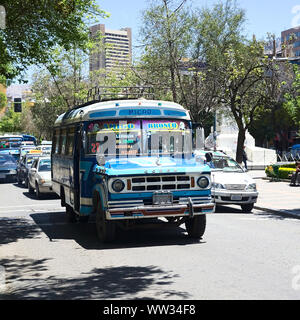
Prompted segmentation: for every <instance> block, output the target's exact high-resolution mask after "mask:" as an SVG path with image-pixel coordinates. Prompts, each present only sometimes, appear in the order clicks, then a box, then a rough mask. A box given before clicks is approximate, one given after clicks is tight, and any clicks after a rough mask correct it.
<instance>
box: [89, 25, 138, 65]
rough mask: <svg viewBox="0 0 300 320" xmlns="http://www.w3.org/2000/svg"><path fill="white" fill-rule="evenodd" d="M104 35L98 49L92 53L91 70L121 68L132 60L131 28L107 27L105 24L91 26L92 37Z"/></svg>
mask: <svg viewBox="0 0 300 320" xmlns="http://www.w3.org/2000/svg"><path fill="white" fill-rule="evenodd" d="M99 35H101V36H102V38H101V40H100V43H99V46H98V50H95V52H92V53H91V55H90V71H96V70H99V69H105V70H106V71H111V70H115V71H117V70H119V69H120V68H122V67H125V66H126V65H128V64H130V63H131V61H132V35H131V28H122V29H120V30H110V29H106V28H105V25H104V24H97V25H95V26H92V27H90V37H91V38H92V39H95V38H97V37H98V36H99Z"/></svg>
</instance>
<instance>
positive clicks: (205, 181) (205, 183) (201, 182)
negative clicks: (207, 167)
mask: <svg viewBox="0 0 300 320" xmlns="http://www.w3.org/2000/svg"><path fill="white" fill-rule="evenodd" d="M197 184H198V186H199V187H200V188H202V189H205V188H207V187H208V185H209V180H208V178H206V177H204V176H202V177H200V178H198V180H197Z"/></svg>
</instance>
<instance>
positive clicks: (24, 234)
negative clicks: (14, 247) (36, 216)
mask: <svg viewBox="0 0 300 320" xmlns="http://www.w3.org/2000/svg"><path fill="white" fill-rule="evenodd" d="M40 233H41V230H40V228H39V227H38V226H37V225H36V224H34V223H32V222H31V223H30V221H29V220H28V219H23V218H1V219H0V246H1V245H3V244H7V243H11V242H15V241H18V240H19V239H30V238H34V237H36V236H37V235H39V234H40Z"/></svg>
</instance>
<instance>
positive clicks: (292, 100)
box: [284, 65, 300, 127]
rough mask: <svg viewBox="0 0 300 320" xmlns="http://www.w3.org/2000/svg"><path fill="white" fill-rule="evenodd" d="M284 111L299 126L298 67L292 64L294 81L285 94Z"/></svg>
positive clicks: (299, 93)
mask: <svg viewBox="0 0 300 320" xmlns="http://www.w3.org/2000/svg"><path fill="white" fill-rule="evenodd" d="M284 108H285V111H286V112H287V113H288V114H289V115H291V117H292V118H293V120H294V121H295V122H296V123H297V125H298V127H299V126H300V68H299V67H298V66H297V65H295V66H294V81H293V83H292V86H291V90H290V92H287V93H286V94H285V102H284Z"/></svg>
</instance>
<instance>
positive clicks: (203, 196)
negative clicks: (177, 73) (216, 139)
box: [51, 99, 214, 242]
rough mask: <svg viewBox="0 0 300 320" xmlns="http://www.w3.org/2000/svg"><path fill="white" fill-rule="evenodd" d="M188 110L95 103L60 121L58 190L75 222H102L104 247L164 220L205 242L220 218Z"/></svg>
mask: <svg viewBox="0 0 300 320" xmlns="http://www.w3.org/2000/svg"><path fill="white" fill-rule="evenodd" d="M191 129H192V123H191V118H190V115H189V112H188V111H187V110H185V109H184V108H183V107H182V106H181V105H179V104H176V103H173V102H166V101H158V100H146V99H128V100H110V101H102V102H97V101H95V102H91V103H87V104H83V105H80V106H78V107H76V108H73V109H71V110H70V111H68V112H66V113H64V114H62V115H60V116H59V117H58V118H57V120H56V122H55V124H54V132H53V141H52V153H51V158H52V169H51V171H52V187H53V190H54V191H55V192H56V193H57V194H58V195H59V196H60V198H61V205H62V206H65V207H66V214H67V217H68V220H69V221H70V222H75V221H82V222H87V221H88V219H89V217H90V215H91V214H95V215H96V230H97V234H98V237H99V239H100V241H102V242H109V241H112V240H113V239H114V238H115V235H116V232H117V230H119V229H118V228H119V227H120V228H126V229H131V227H134V226H135V225H137V224H139V223H140V222H141V220H144V221H143V223H145V222H147V221H149V222H150V221H151V220H152V219H148V220H147V218H164V219H158V222H159V223H162V224H166V225H169V226H170V224H172V225H174V226H179V225H181V224H183V223H185V226H186V230H187V233H188V236H190V237H192V238H196V239H200V238H201V237H202V236H203V234H204V232H205V226H206V214H208V213H212V212H213V211H214V203H213V202H212V200H211V192H210V188H211V172H210V168H209V166H208V165H206V164H205V163H203V162H197V160H196V159H195V157H194V155H193V154H192V149H191V148H192V143H191V141H192V136H191Z"/></svg>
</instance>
